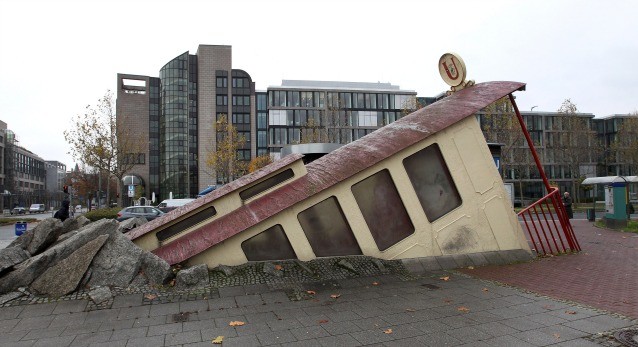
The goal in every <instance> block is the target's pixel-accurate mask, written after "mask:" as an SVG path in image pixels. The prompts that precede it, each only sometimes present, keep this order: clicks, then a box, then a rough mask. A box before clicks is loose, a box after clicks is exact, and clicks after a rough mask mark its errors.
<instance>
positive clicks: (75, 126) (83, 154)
mask: <svg viewBox="0 0 638 347" xmlns="http://www.w3.org/2000/svg"><path fill="white" fill-rule="evenodd" d="M117 124H118V122H117V121H116V114H115V101H114V99H113V94H112V93H111V91H108V90H107V91H106V93H105V94H104V96H103V97H102V98H100V99H99V100H98V103H97V105H96V106H92V105H88V106H87V107H86V111H85V112H84V114H80V115H76V116H75V117H74V118H73V119H72V126H71V127H70V128H69V129H68V130H65V131H64V139H65V140H66V142H67V143H69V145H70V152H69V154H71V156H72V157H73V159H75V160H77V161H79V162H80V163H81V164H82V165H83V167H86V168H89V169H95V170H97V172H98V176H106V177H107V181H109V182H110V180H111V178H116V179H117V187H118V191H121V189H122V178H123V177H124V175H125V174H126V173H127V172H129V171H130V170H131V168H133V166H134V165H135V161H134V160H131V158H132V157H134V156H135V155H136V153H140V152H142V150H143V144H142V143H141V141H140V140H139V139H138V138H137V137H136V136H135V135H134V134H132V133H130V131H129V130H128V129H127V128H126V127H123V126H122V127H118V126H117ZM121 124H125V122H124V123H121ZM104 183H105V184H106V183H107V182H104ZM109 186H110V184H106V187H107V189H106V201H107V202H108V201H110V192H111V189H109ZM99 189H101V188H99Z"/></svg>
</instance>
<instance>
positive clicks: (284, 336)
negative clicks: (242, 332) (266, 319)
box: [257, 330, 297, 346]
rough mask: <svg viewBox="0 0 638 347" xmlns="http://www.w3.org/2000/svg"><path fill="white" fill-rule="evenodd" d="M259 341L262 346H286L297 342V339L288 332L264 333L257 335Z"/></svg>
mask: <svg viewBox="0 0 638 347" xmlns="http://www.w3.org/2000/svg"><path fill="white" fill-rule="evenodd" d="M257 339H258V340H259V343H261V345H262V346H270V345H275V344H277V345H278V344H286V343H289V342H293V341H297V338H296V337H295V336H294V335H293V334H292V333H291V332H290V331H288V330H281V331H271V332H262V333H260V334H259V335H257Z"/></svg>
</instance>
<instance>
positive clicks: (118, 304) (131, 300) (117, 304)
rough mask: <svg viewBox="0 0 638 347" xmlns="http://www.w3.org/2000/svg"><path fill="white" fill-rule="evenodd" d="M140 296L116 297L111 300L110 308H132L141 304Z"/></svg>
mask: <svg viewBox="0 0 638 347" xmlns="http://www.w3.org/2000/svg"><path fill="white" fill-rule="evenodd" d="M142 299H143V297H142V294H129V295H118V296H116V297H115V298H113V305H112V306H111V308H122V307H133V306H140V305H141V304H142Z"/></svg>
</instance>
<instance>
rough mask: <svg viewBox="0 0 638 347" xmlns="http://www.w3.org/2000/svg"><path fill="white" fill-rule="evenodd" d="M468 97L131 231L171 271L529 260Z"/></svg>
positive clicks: (505, 89)
mask: <svg viewBox="0 0 638 347" xmlns="http://www.w3.org/2000/svg"><path fill="white" fill-rule="evenodd" d="M523 88H524V84H523V83H518V82H488V83H481V84H477V85H475V86H472V87H468V88H465V89H463V90H461V91H459V92H456V93H454V94H453V95H451V96H449V97H447V98H445V99H443V100H441V101H439V102H437V103H435V104H432V105H430V106H428V107H426V108H423V109H420V110H418V111H416V112H414V113H412V114H410V115H408V116H406V117H404V118H402V119H400V120H397V121H396V122H394V123H391V124H389V125H387V126H385V127H383V128H381V129H379V130H377V131H375V132H373V133H371V134H369V135H367V136H365V137H363V138H361V139H359V140H357V141H355V142H352V143H350V144H347V145H345V146H343V147H341V148H339V149H337V150H335V151H334V152H332V153H329V154H327V155H326V156H324V157H322V158H320V159H318V160H315V161H313V162H311V163H309V164H307V165H304V164H303V162H302V159H301V158H302V156H301V155H299V154H292V155H289V156H287V157H284V158H282V159H280V160H278V161H276V162H274V163H273V164H271V165H269V166H267V167H265V168H262V169H261V170H258V171H256V172H254V173H252V174H249V175H246V176H244V177H242V178H240V179H238V180H236V181H233V182H231V183H229V184H227V185H225V186H223V187H222V188H220V189H217V190H215V191H214V192H212V193H210V194H208V195H206V196H204V197H203V198H200V199H197V200H196V201H194V202H192V203H190V204H188V205H186V206H182V207H180V208H178V209H176V210H173V211H171V212H169V213H168V214H166V215H164V216H163V217H162V218H159V219H156V220H153V221H151V222H149V223H146V224H144V225H142V226H140V227H138V228H136V229H134V230H132V231H131V232H129V233H128V236H129V238H130V239H132V240H133V242H135V243H136V244H137V245H138V246H140V247H141V248H143V249H145V250H150V251H152V252H153V253H155V254H156V255H158V256H160V257H161V258H163V259H165V260H166V261H167V262H168V263H170V264H176V263H183V264H185V265H195V264H201V263H205V264H207V265H208V266H209V267H211V268H212V267H215V266H217V265H220V264H224V265H239V264H243V263H246V262H248V261H262V260H283V259H299V260H304V261H307V260H311V259H314V258H317V257H330V256H346V255H366V256H372V257H376V258H381V259H409V258H422V257H430V256H440V255H455V254H472V253H482V252H491V251H509V250H521V251H525V252H530V248H529V246H528V243H527V241H526V240H525V237H524V235H523V231H522V229H521V225H520V223H519V221H518V219H517V216H516V214H515V213H514V211H513V209H512V206H511V203H510V201H509V199H508V196H507V193H506V191H505V189H504V187H503V181H502V179H501V177H500V175H499V173H498V171H497V170H496V168H495V166H494V161H493V159H492V157H491V155H490V152H489V149H488V146H487V144H486V142H485V139H484V137H483V134H482V132H481V129H480V127H479V124H478V121H477V120H476V119H475V117H474V114H475V113H476V112H477V111H479V110H480V109H482V108H484V107H485V106H487V105H489V104H491V103H492V102H494V101H496V100H498V99H500V98H502V97H504V96H507V95H509V94H511V93H513V92H514V91H517V90H522V89H523Z"/></svg>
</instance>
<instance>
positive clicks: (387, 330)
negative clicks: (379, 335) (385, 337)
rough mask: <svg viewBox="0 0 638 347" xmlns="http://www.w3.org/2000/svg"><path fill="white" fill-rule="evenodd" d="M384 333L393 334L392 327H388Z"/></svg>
mask: <svg viewBox="0 0 638 347" xmlns="http://www.w3.org/2000/svg"><path fill="white" fill-rule="evenodd" d="M383 333H384V334H392V329H386V330H384V331H383Z"/></svg>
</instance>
